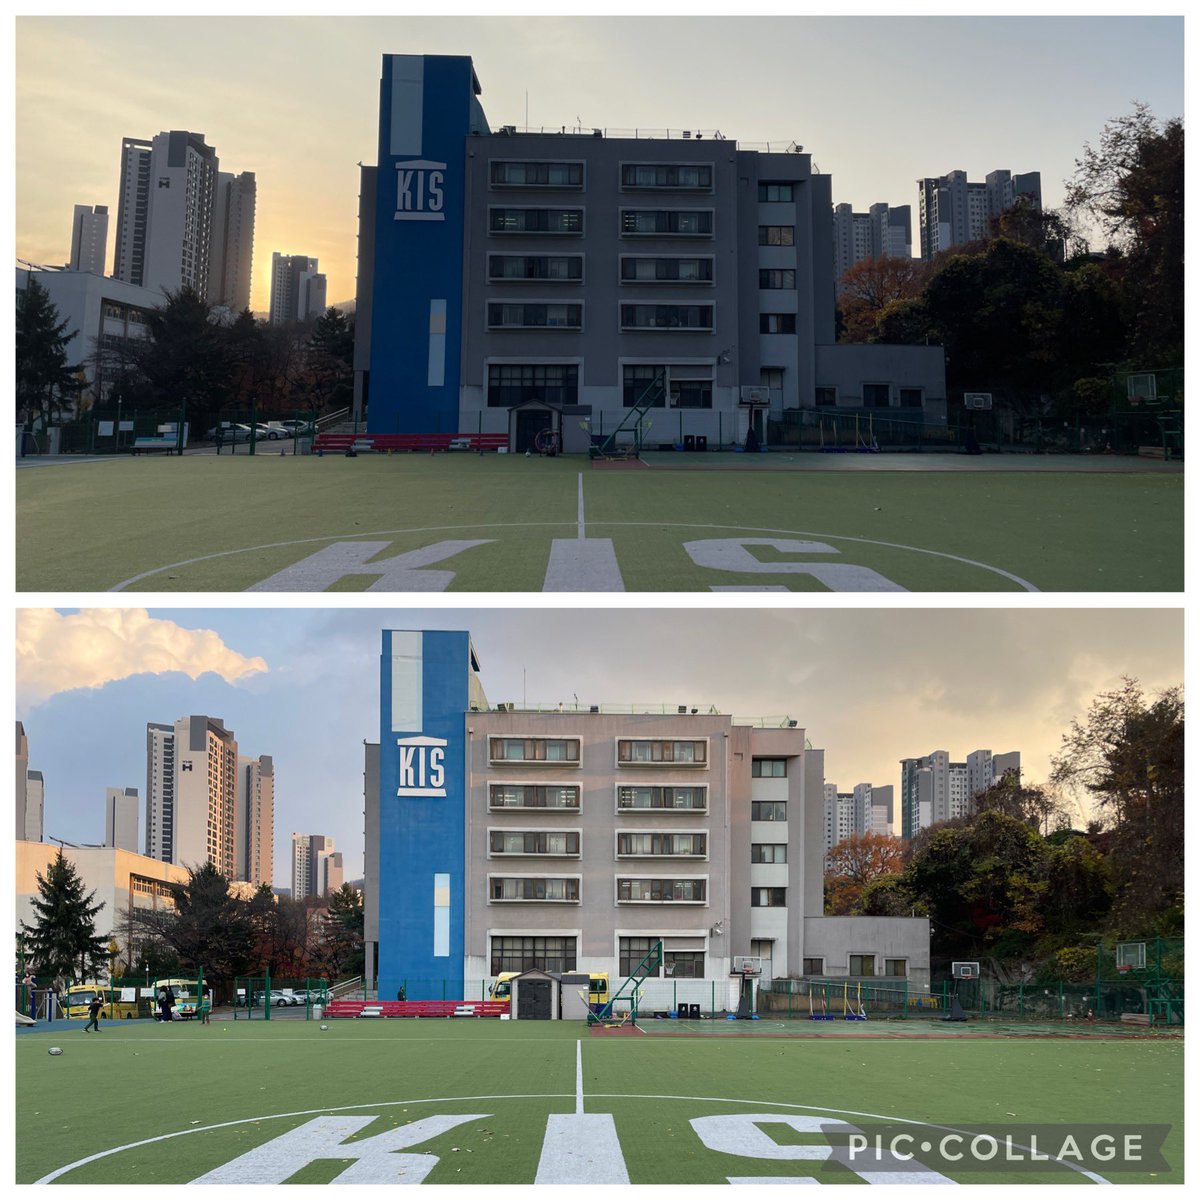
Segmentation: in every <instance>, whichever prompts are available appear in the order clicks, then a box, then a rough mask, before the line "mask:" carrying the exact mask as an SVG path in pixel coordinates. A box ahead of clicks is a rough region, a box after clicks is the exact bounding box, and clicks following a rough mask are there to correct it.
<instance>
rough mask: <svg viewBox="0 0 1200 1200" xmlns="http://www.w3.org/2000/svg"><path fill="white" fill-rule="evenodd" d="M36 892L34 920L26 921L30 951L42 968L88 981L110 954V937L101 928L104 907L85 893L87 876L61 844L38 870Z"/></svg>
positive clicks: (41, 970)
mask: <svg viewBox="0 0 1200 1200" xmlns="http://www.w3.org/2000/svg"><path fill="white" fill-rule="evenodd" d="M37 884H38V894H37V895H36V896H35V897H34V898H33V901H32V904H33V911H34V914H35V919H34V923H33V924H32V925H26V924H25V922H24V921H22V922H21V932H22V933H23V934H24V938H25V951H26V954H27V955H28V956H29V958H30V959H31V960H32V962H33V964H34V965H35V966H36V968H37V971H38V973H39V974H44V975H47V976H49V978H51V979H57V978H59V977H61V978H63V979H74V980H78V981H79V982H84V981H87V980H89V979H93V978H94V977H95V975H96V974H97V972H98V971H101V970H102V969H103V967H104V964H105V962H106V961H107V958H108V938H107V936H101V935H98V934H97V933H96V914H97V913H99V911H100V910H101V909H102V908H103V907H104V904H103V903H102V902H96V903H93V898H94V897H95V894H96V893H95V892H91V893H87V894H85V892H84V889H83V880H82V879H80V878H79V874H78V872H77V871H76V870H75V867H74V866H73V865H72V864H71V863H69V862H68V861H67V860H66V859H65V858H64V857H63V853H62V851H61V850H60V851H59V852H58V856H57V857H56V858H55V859H54V861H53V862H52V863H51V864H50V866H49V867H48V868H47V870H46V874H45V875H42V874H40V873H39V874H38V877H37Z"/></svg>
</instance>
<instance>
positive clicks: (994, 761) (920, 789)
mask: <svg viewBox="0 0 1200 1200" xmlns="http://www.w3.org/2000/svg"><path fill="white" fill-rule="evenodd" d="M1020 769H1021V755H1020V752H1019V751H1016V750H1014V751H1011V752H1010V753H1007V754H997V755H993V754H992V752H991V751H990V750H973V751H972V752H971V753H970V754H968V755H967V758H966V761H965V762H951V761H950V756H949V754H948V753H947V752H946V751H945V750H935V751H933V752H932V753H931V754H927V755H925V756H923V757H921V758H906V759H902V760H901V762H900V806H901V807H900V816H901V823H902V829H901V835H902V836H903V837H905V838H911V837H913V836H914V835H915V834H916V833H918V832H919V831H920V830H922V829H925V828H927V827H928V826H930V825H935V824H937V823H938V822H939V821H949V820H952V819H954V818H955V817H965V816H969V815H970V814H971V813H972V812H973V811H974V801H975V797H976V796H977V795H978V794H979V793H980V792H982V791H986V790H987V789H988V788H989V787H991V786H992V784H993V783H995V782H996V781H997V780H998V779H1000V778H1001V777H1002V776H1003V775H1004V774H1005V772H1007V771H1013V770H1015V771H1016V772H1017V773H1018V774H1019V773H1020Z"/></svg>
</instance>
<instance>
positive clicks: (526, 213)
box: [488, 208, 583, 234]
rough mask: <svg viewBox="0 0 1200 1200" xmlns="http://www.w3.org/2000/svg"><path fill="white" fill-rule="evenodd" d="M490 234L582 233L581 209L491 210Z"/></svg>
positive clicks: (489, 211)
mask: <svg viewBox="0 0 1200 1200" xmlns="http://www.w3.org/2000/svg"><path fill="white" fill-rule="evenodd" d="M488 228H489V229H490V231H491V232H492V233H559V234H562V233H567V234H582V233H583V209H582V208H492V209H489V210H488Z"/></svg>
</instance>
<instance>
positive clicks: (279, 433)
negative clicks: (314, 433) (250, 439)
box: [258, 421, 296, 439]
mask: <svg viewBox="0 0 1200 1200" xmlns="http://www.w3.org/2000/svg"><path fill="white" fill-rule="evenodd" d="M263 428H264V429H266V431H267V432H266V434H265V435H264V434H261V433H260V434H259V435H258V436H259V437H263V436H266V437H269V438H271V439H275V438H290V437H295V436H296V432H295V430H294V429H289V428H288V423H287V422H286V421H268V422H267V423H266V425H265V426H263Z"/></svg>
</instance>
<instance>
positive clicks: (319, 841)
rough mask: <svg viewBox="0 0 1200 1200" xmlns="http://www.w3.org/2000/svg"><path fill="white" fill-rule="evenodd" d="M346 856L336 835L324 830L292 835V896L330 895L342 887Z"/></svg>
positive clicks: (294, 898)
mask: <svg viewBox="0 0 1200 1200" xmlns="http://www.w3.org/2000/svg"><path fill="white" fill-rule="evenodd" d="M342 875H343V867H342V856H341V853H340V852H337V851H335V850H334V848H333V838H331V837H326V836H325V835H324V834H320V833H293V834H292V899H293V900H304V899H306V898H307V897H309V896H317V897H321V896H328V895H329V893H330V892H331V891H334V892H336V891H337V889H338V888H340V887H341V886H342V882H343V880H342Z"/></svg>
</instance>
